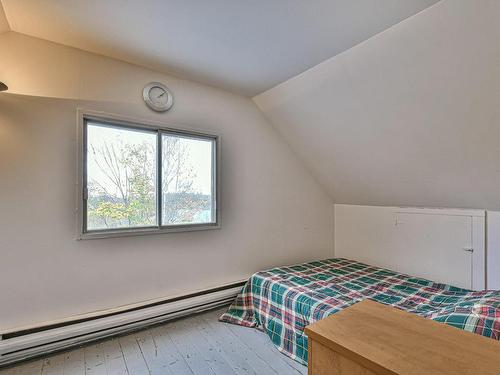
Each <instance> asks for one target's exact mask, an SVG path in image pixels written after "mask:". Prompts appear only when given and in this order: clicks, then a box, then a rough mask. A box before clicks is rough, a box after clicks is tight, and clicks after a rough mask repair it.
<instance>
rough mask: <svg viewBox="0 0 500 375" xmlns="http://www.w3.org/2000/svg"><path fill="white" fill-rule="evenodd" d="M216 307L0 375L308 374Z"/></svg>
mask: <svg viewBox="0 0 500 375" xmlns="http://www.w3.org/2000/svg"><path fill="white" fill-rule="evenodd" d="M224 311H225V308H223V309H217V310H213V311H209V312H205V313H202V314H199V315H195V316H191V317H188V318H185V319H181V320H177V321H174V322H171V323H166V324H163V325H161V326H156V327H153V328H149V329H146V330H143V331H140V332H136V333H132V334H130V335H126V336H121V337H117V338H113V339H109V340H106V341H102V342H98V343H95V344H90V345H86V346H84V347H81V348H77V349H74V350H71V351H67V352H63V353H59V354H55V355H52V356H48V357H46V358H42V359H38V360H34V361H31V362H27V363H24V364H20V365H17V366H15V367H10V368H6V369H4V370H0V375H31V374H39V375H49V374H50V375H56V374H57V375H62V374H64V375H83V374H87V375H90V374H92V375H146V374H161V375H169V374H172V375H185V374H189V375H233V374H237V375H239V374H255V375H266V374H272V375H275V374H293V375H298V374H307V367H305V366H302V365H300V364H299V363H297V362H295V361H293V360H291V359H290V358H288V357H286V356H285V355H283V354H281V353H280V352H279V351H278V350H277V349H276V348H275V347H274V345H273V344H272V343H271V340H270V339H269V337H268V336H267V335H266V334H264V333H262V332H260V331H258V330H256V329H252V328H246V327H240V326H235V325H232V324H227V323H220V322H219V321H217V318H218V317H219V316H220V315H221V314H222V313H223V312H224Z"/></svg>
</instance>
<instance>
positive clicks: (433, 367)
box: [306, 300, 500, 375]
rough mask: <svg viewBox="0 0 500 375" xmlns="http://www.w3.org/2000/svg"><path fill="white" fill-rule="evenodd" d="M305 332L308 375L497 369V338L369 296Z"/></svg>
mask: <svg viewBox="0 0 500 375" xmlns="http://www.w3.org/2000/svg"><path fill="white" fill-rule="evenodd" d="M306 333H307V335H308V336H309V375H326V374H328V375H338V374H342V375H372V374H377V375H379V374H383V375H417V374H419V375H438V374H439V375H461V374H466V375H469V374H470V375H472V374H474V375H489V374H491V375H499V374H500V342H498V341H495V340H492V339H489V338H486V337H482V336H480V335H476V334H473V333H470V332H465V331H462V330H460V329H457V328H454V327H450V326H448V325H446V324H443V323H437V322H434V321H432V320H429V319H424V318H422V317H419V316H417V315H414V314H409V313H407V312H404V311H401V310H398V309H395V308H392V307H390V306H386V305H382V304H379V303H376V302H373V301H368V300H367V301H363V302H360V303H357V304H355V305H353V306H351V307H349V308H347V309H345V310H343V311H341V312H339V313H337V314H335V315H332V316H330V317H328V318H325V319H322V320H320V321H318V322H316V323H314V324H312V325H310V326H308V327H306Z"/></svg>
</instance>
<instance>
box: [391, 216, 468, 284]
mask: <svg viewBox="0 0 500 375" xmlns="http://www.w3.org/2000/svg"><path fill="white" fill-rule="evenodd" d="M472 220H473V218H472V217H471V216H459V215H456V216H455V215H445V214H428V213H419V212H398V213H396V222H395V232H394V234H395V240H396V242H397V243H398V245H399V246H400V247H401V248H404V255H405V258H406V259H402V260H401V261H402V264H401V266H402V268H404V271H405V272H406V273H409V274H414V275H419V276H421V277H424V278H427V279H430V280H434V281H437V282H441V283H445V284H450V285H453V286H457V287H460V288H466V289H472V288H473V252H472V247H473V238H472V223H473V221H472Z"/></svg>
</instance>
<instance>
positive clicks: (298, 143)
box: [254, 0, 500, 210]
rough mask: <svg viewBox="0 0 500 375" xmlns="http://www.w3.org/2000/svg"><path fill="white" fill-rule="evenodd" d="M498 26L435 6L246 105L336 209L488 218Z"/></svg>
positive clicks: (456, 3) (458, 1) (499, 60)
mask: <svg viewBox="0 0 500 375" xmlns="http://www.w3.org/2000/svg"><path fill="white" fill-rule="evenodd" d="M499 18H500V1H497V0H475V1H470V0H445V1H442V2H440V3H438V4H436V5H435V6H433V7H431V8H428V9H426V10H425V11H423V12H421V13H420V14H418V15H416V16H415V17H411V18H409V19H407V20H405V21H404V22H401V23H400V24H398V25H396V26H394V27H392V28H391V29H389V30H387V31H386V32H384V33H381V34H379V35H377V36H375V37H374V38H371V39H370V40H369V41H367V42H365V43H363V44H360V45H358V46H356V47H354V48H351V49H350V50H349V51H346V52H345V53H343V54H341V55H338V56H335V57H333V58H331V59H329V60H327V61H325V62H323V63H322V64H320V65H318V66H316V67H314V68H313V69H310V70H308V71H307V72H305V73H304V74H301V75H299V76H297V77H294V78H292V79H290V80H288V81H287V82H285V83H283V84H281V85H279V86H277V87H274V88H273V89H271V90H269V91H267V92H265V93H262V94H260V95H258V96H257V97H255V98H254V101H255V102H256V103H257V105H258V106H259V107H260V109H261V110H262V112H263V113H264V115H265V116H266V118H267V119H268V120H269V121H270V122H271V123H272V124H273V125H274V127H275V128H276V129H277V130H278V132H280V134H281V135H282V136H283V137H284V138H285V139H286V141H287V143H289V144H290V146H291V147H292V148H293V149H294V151H295V152H296V153H297V155H299V157H300V158H301V159H302V160H303V161H304V163H305V164H306V165H307V166H308V168H309V170H310V171H311V172H312V173H313V175H314V176H315V177H316V179H317V180H318V181H319V182H320V183H321V184H322V186H323V187H324V188H325V189H326V190H327V191H328V192H329V194H330V196H331V197H332V198H333V199H334V201H335V202H337V203H354V204H368V205H401V206H424V207H467V208H488V209H497V210H498V209H500V189H499V186H500V163H499V161H500V146H499V142H498V140H499V139H500V126H499V124H500V105H499V103H500V44H499V43H498V40H500V23H499V22H498V19H499ZM464 25H466V26H464Z"/></svg>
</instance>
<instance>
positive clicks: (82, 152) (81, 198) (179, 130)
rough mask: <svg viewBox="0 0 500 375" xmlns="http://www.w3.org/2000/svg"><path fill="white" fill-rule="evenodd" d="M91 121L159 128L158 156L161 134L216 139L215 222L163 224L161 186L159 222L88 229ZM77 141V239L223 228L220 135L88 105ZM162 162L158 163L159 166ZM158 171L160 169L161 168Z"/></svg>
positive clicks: (79, 114) (82, 112)
mask: <svg viewBox="0 0 500 375" xmlns="http://www.w3.org/2000/svg"><path fill="white" fill-rule="evenodd" d="M88 121H95V122H97V123H104V124H109V125H111V126H117V127H121V128H127V127H128V128H132V129H139V130H140V129H142V130H146V131H147V130H149V131H154V132H157V134H158V150H157V152H158V158H157V159H159V158H160V155H161V148H160V145H159V144H160V138H161V136H162V134H165V133H169V134H178V135H184V136H186V137H189V138H204V139H210V140H212V141H214V143H215V147H213V152H212V165H213V168H212V184H213V186H212V191H213V190H214V189H215V194H212V204H213V207H215V210H214V213H213V215H214V219H215V221H214V222H213V223H201V224H181V225H166V226H165V225H163V226H162V225H161V219H162V217H161V209H162V207H161V206H160V205H161V203H162V202H161V199H162V197H161V195H162V193H161V190H158V192H157V202H156V204H157V215H158V225H156V226H152V227H143V228H117V229H102V230H90V231H89V230H87V229H86V225H87V217H86V215H87V204H86V199H87V193H86V189H87V184H86V177H87V176H86V158H87V155H86V154H87V149H86V146H87V140H86V126H87V125H86V124H87V122H88ZM77 144H78V155H77V162H78V166H77V167H78V181H77V199H78V202H77V239H79V240H83V239H98V238H113V237H125V236H140V235H149V234H164V233H175V232H187V231H200V230H210V229H220V227H221V212H220V164H221V163H220V160H221V156H220V155H221V153H220V135H218V134H214V133H206V132H203V131H199V130H194V129H192V128H187V127H184V126H170V125H165V124H164V123H159V122H155V121H149V120H141V119H134V118H130V117H126V116H120V115H116V114H110V113H105V112H99V111H91V110H86V109H78V110H77ZM159 166H160V162H158V163H157V165H156V168H157V170H158V168H159ZM158 172H161V171H160V170H158ZM157 178H158V182H157V185H158V187H161V181H160V179H161V173H158V176H157Z"/></svg>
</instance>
